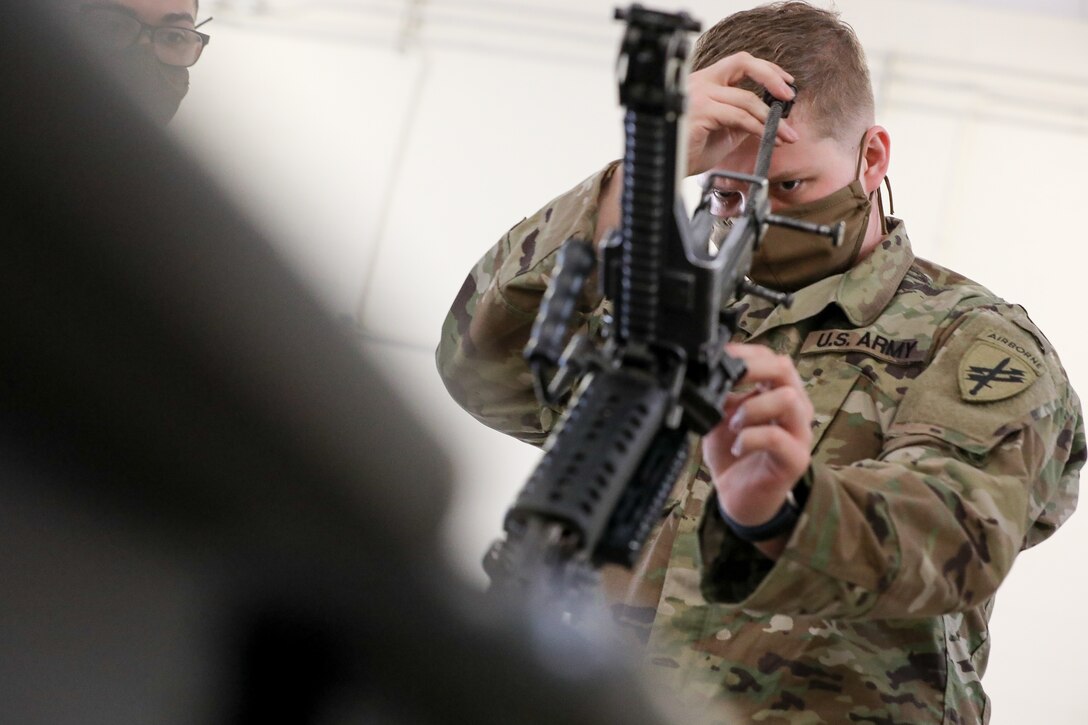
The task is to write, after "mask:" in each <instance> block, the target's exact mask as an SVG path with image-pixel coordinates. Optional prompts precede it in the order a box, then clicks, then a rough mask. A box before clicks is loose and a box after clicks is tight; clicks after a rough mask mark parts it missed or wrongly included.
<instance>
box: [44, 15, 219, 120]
mask: <svg viewBox="0 0 1088 725" xmlns="http://www.w3.org/2000/svg"><path fill="white" fill-rule="evenodd" d="M60 2H61V4H62V6H63V9H64V10H65V11H68V12H69V18H68V19H69V20H70V21H71V25H72V26H73V28H74V31H75V33H76V35H77V36H78V37H79V38H81V39H82V40H83V41H84V44H85V45H86V47H87V48H89V49H90V50H91V51H92V52H94V54H95V55H96V56H97V57H99V58H100V59H101V60H102V61H103V62H104V63H105V65H106V66H107V67H108V68H109V70H110V72H111V73H112V74H113V75H114V76H115V77H117V78H118V80H120V81H121V83H122V84H123V85H124V87H125V89H126V90H127V91H128V92H129V94H130V95H131V96H132V98H133V99H134V100H135V101H136V102H137V103H138V104H139V105H140V107H141V108H142V109H143V110H144V112H145V113H147V114H148V116H149V117H150V118H151V119H152V120H153V121H155V123H157V124H159V125H163V126H165V125H166V124H168V123H169V122H170V121H171V120H172V119H173V118H174V115H175V114H176V113H177V111H178V107H179V106H180V105H181V102H182V100H183V99H184V98H185V96H186V94H187V93H188V92H189V68H191V67H192V66H193V65H195V64H196V62H197V61H198V60H200V56H201V54H202V53H203V52H204V48H205V47H206V46H207V45H208V43H209V41H210V40H211V38H210V36H208V35H207V34H206V33H202V32H200V31H199V30H198V29H197V28H198V27H200V25H203V24H204V23H200V25H198V24H197V22H196V18H197V11H198V10H199V1H198V0H60ZM204 22H207V21H204Z"/></svg>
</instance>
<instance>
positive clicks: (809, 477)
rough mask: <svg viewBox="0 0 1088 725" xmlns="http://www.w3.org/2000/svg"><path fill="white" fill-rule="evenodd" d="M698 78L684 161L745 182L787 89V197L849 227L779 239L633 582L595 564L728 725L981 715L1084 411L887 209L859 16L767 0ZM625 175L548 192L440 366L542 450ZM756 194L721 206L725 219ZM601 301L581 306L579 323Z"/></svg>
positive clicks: (1049, 354)
mask: <svg viewBox="0 0 1088 725" xmlns="http://www.w3.org/2000/svg"><path fill="white" fill-rule="evenodd" d="M740 51H748V52H747V53H743V52H740ZM761 58H768V59H770V60H773V61H775V62H774V63H771V62H769V61H767V60H762V59H761ZM693 67H694V72H693V74H692V76H691V81H690V86H689V87H690V103H689V117H690V118H689V127H690V131H689V159H688V168H689V171H690V172H691V173H699V172H702V171H705V170H707V169H709V168H715V167H719V168H731V169H734V170H739V171H749V170H750V169H751V168H752V166H753V162H754V157H755V148H756V146H757V145H758V139H757V138H756V137H755V134H758V133H759V131H760V130H761V125H762V123H763V120H765V118H766V112H767V109H766V106H764V105H763V104H762V102H761V101H760V100H759V99H758V97H757V96H756V95H755V94H753V93H752V92H751V88H752V87H754V84H759V85H763V86H765V87H767V88H768V89H770V90H771V91H772V92H774V93H775V94H776V95H778V96H779V97H783V98H790V97H792V95H793V94H792V91H791V90H790V89H789V87H788V86H786V85H785V82H787V81H795V82H796V84H797V86H798V88H799V89H800V90H799V93H800V94H801V96H800V98H799V99H798V101H797V105H796V106H795V108H794V112H793V114H792V115H791V117H790V119H789V121H788V122H786V123H783V125H782V127H781V129H780V132H779V139H778V140H779V146H778V148H777V149H776V152H775V154H774V158H773V159H772V164H771V170H770V174H769V176H770V179H771V182H772V184H771V195H772V205H773V206H774V208H775V209H776V210H785V213H787V214H791V213H792V214H796V215H798V216H804V217H806V218H809V219H811V220H816V221H822V222H831V221H835V220H836V219H844V220H846V221H847V227H848V233H847V244H846V245H844V247H846V248H847V249H846V251H845V252H839V251H835V250H832V249H831V248H829V247H821V246H820V244H821V243H819V242H812V241H805V240H800V239H797V238H786V237H780V238H772V235H770V234H769V235H768V238H767V240H766V241H765V244H764V249H766V250H767V251H766V252H762V253H761V254H760V256H759V257H758V258H757V260H756V263H755V264H754V266H753V277H756V278H757V281H764V282H766V283H767V284H768V285H769V286H772V287H776V288H779V289H792V290H795V291H796V294H795V301H794V304H793V306H792V307H790V308H783V307H775V306H773V305H772V304H771V303H768V302H766V301H763V300H761V299H756V298H752V297H745V298H742V299H741V300H739V301H737V302H736V305H737V309H738V310H739V312H740V315H739V323H738V326H737V329H736V335H735V338H734V341H733V343H731V345H730V352H731V354H733V355H735V356H737V357H740V358H742V359H744V360H745V362H746V363H747V365H748V367H749V374H748V377H747V378H746V380H745V381H744V382H745V383H746V386H745V387H744V388H742V389H741V390H740V391H738V392H737V393H735V394H732V395H731V396H730V398H729V400H728V401H727V403H726V407H725V419H724V421H723V423H722V424H721V425H720V426H718V428H716V429H715V430H714V431H712V432H711V433H710V434H709V435H708V436H707V437H706V438H705V439H704V440H703V441H702V442H701V444H700V443H699V442H693V449H694V450H693V452H694V454H695V455H693V457H692V463H691V464H690V465H689V466H688V469H687V470H686V471H685V473H684V474H683V475H682V476H681V478H680V480H679V481H678V482H677V484H676V486H675V488H674V490H673V495H672V496H671V498H670V500H669V501H668V503H667V505H666V507H665V509H664V510H663V512H662V517H661V522H660V523H659V524H658V526H657V527H656V528H655V530H654V532H653V534H652V536H651V538H650V539H649V541H648V543H647V545H646V548H645V550H644V552H643V555H642V557H641V559H640V561H639V563H638V564H637V566H636V567H635V569H634V570H633V571H631V572H628V571H625V570H606V571H605V572H604V582H605V589H606V592H605V594H606V596H607V598H608V600H609V602H610V604H611V609H612V612H613V614H614V618H615V619H616V621H617V622H619V623H620V624H622V625H624V626H625V628H626V629H627V630H629V631H631V632H632V633H633V634H634V635H635V636H637V637H638V638H639V640H641V643H642V645H643V647H644V649H645V653H646V655H645V663H646V666H647V668H648V669H650V670H651V671H653V673H654V675H655V677H657V678H658V679H660V680H662V681H664V682H666V683H667V684H668V685H669V689H670V690H671V691H673V692H674V693H677V694H678V695H679V697H680V698H681V699H682V700H683V701H684V702H686V703H687V704H689V705H690V706H692V707H694V708H696V709H698V710H700V711H702V712H703V713H704V714H705V715H706V716H707V718H708V719H709V720H711V721H714V722H746V721H754V722H771V723H773V722H786V723H798V724H800V723H840V722H844V723H845V722H856V723H881V724H883V723H982V722H986V721H987V720H988V717H989V712H988V700H987V698H986V695H985V693H984V692H983V689H982V686H981V682H980V678H981V677H982V674H983V672H984V671H985V668H986V661H987V656H988V653H989V641H988V630H987V621H988V619H989V615H990V612H991V609H992V606H993V597H994V593H995V591H996V590H997V588H998V586H999V584H1000V583H1001V581H1002V580H1003V579H1004V577H1005V575H1006V574H1007V573H1008V571H1009V569H1010V567H1011V566H1012V563H1013V560H1014V558H1015V557H1016V554H1017V553H1018V552H1019V551H1021V550H1023V549H1026V548H1028V547H1031V546H1033V545H1035V544H1037V543H1039V542H1040V541H1042V540H1044V539H1046V538H1047V537H1048V536H1049V535H1050V534H1052V533H1053V532H1054V531H1055V530H1056V529H1057V527H1058V526H1059V525H1061V523H1062V522H1063V521H1065V520H1066V518H1067V517H1068V516H1069V515H1070V513H1071V512H1072V510H1073V508H1074V506H1075V502H1076V493H1077V484H1078V473H1079V469H1080V466H1081V465H1082V463H1083V462H1084V460H1085V440H1084V431H1083V426H1082V420H1081V412H1080V404H1079V401H1078V399H1077V397H1076V395H1075V393H1074V392H1073V390H1072V389H1071V388H1070V386H1069V383H1068V380H1067V377H1066V374H1065V371H1064V370H1063V369H1062V366H1061V364H1060V362H1059V360H1058V357H1057V355H1056V353H1055V351H1054V349H1053V347H1052V346H1051V345H1050V343H1049V342H1048V341H1047V339H1046V338H1045V337H1044V336H1043V334H1042V333H1041V332H1040V331H1039V330H1038V328H1036V326H1035V325H1034V324H1033V323H1032V322H1031V320H1030V319H1028V316H1027V314H1026V313H1025V311H1024V310H1023V309H1022V308H1021V307H1018V306H1016V305H1012V304H1009V303H1006V302H1005V301H1003V300H1002V299H1000V298H999V297H997V296H995V295H994V294H993V293H991V292H990V291H989V290H987V289H985V288H984V287H982V286H980V285H978V284H976V283H974V282H972V281H970V280H968V279H966V278H965V277H963V276H961V275H959V274H956V273H955V272H951V271H949V270H947V269H944V268H942V267H940V266H938V265H936V264H933V263H931V262H928V261H925V260H922V259H917V258H916V257H915V256H914V254H913V253H912V252H911V247H910V242H909V241H908V238H907V232H906V227H905V225H904V224H903V222H902V221H900V220H897V219H894V218H892V217H885V216H884V214H883V210H882V208H880V207H881V205H879V204H878V205H876V206H877V208H876V209H874V208H872V207H871V206H870V200H871V199H872V197H873V195H874V194H875V193H877V191H878V189H879V187H880V184H881V182H882V180H883V179H884V177H885V174H886V171H887V167H888V157H889V139H888V134H887V131H885V130H884V129H883V128H880V127H879V126H875V125H873V120H872V107H873V104H872V93H871V89H870V81H869V77H868V72H867V70H866V67H865V62H864V56H863V55H862V52H861V49H860V47H859V46H858V44H857V40H856V38H855V36H854V35H853V32H852V30H850V28H849V26H846V25H845V24H844V23H842V22H841V21H840V20H839V19H838V17H837V16H836V15H834V14H833V13H829V12H826V11H823V10H817V9H815V8H812V7H810V6H808V5H806V4H803V3H784V4H777V5H774V6H768V7H762V8H757V9H756V10H753V11H747V12H744V13H738V14H736V15H734V16H731V17H730V18H727V19H726V20H725V21H723V22H722V23H719V24H718V25H717V26H715V27H714V28H712V29H711V30H710V31H708V32H707V33H706V34H705V35H704V36H703V37H702V38H701V39H700V41H699V44H698V45H697V48H696V52H695V57H694V60H693ZM783 68H786V69H788V70H789V72H788V73H787V72H786V71H785V70H783ZM791 74H794V75H791ZM859 138H860V139H861V143H860V146H859V145H858V139H859ZM851 173H853V176H851ZM621 176H622V171H621V170H617V167H616V165H615V164H611V165H609V166H608V167H607V168H605V169H604V170H603V171H601V172H599V173H597V174H594V175H593V176H591V177H590V178H589V179H587V180H586V181H585V182H583V183H582V184H580V185H579V186H577V187H575V188H574V189H572V190H571V191H569V192H567V193H566V194H563V195H561V196H559V197H558V198H556V199H554V200H553V201H551V202H550V203H548V204H547V205H546V206H545V207H544V208H543V209H541V210H540V211H539V212H537V213H536V214H534V215H533V216H531V217H529V218H527V219H525V220H524V221H522V222H521V223H519V224H518V225H516V226H515V227H514V228H513V229H511V230H510V231H509V232H507V234H506V235H505V236H503V238H502V239H501V240H499V242H498V243H497V244H496V245H495V246H494V247H493V248H492V249H491V250H490V251H489V252H487V254H486V255H484V257H483V258H482V259H481V260H480V261H479V262H478V263H477V264H476V266H475V267H474V268H473V269H472V271H471V273H470V274H469V276H468V278H467V279H466V281H465V284H464V287H463V288H462V290H461V292H460V294H459V295H458V296H457V299H456V300H455V301H454V304H453V307H452V309H451V311H450V315H449V317H448V318H447V320H446V323H445V325H444V328H443V332H442V341H441V343H440V346H439V349H438V354H437V360H438V367H439V370H440V372H441V374H442V377H443V379H444V380H445V382H446V385H447V387H448V389H449V391H450V393H451V394H452V395H453V397H454V398H455V399H456V400H457V401H458V402H459V403H460V404H461V405H462V406H464V407H465V408H466V409H467V410H468V411H469V412H471V413H472V414H473V415H474V416H476V417H477V418H478V419H479V420H481V421H482V422H484V423H485V424H487V425H489V426H491V427H493V428H496V429H498V430H501V431H503V432H505V433H508V434H510V435H513V436H516V437H518V438H520V439H521V440H524V441H528V442H531V443H534V444H540V443H542V442H543V440H544V439H545V437H546V435H547V432H548V431H549V430H550V428H551V427H552V426H553V425H554V423H555V421H556V419H557V417H558V414H559V412H560V411H558V410H553V409H549V408H542V407H541V406H540V405H539V404H538V403H537V401H536V399H535V398H534V395H533V391H532V386H531V381H530V376H529V372H528V370H527V368H526V365H525V363H524V362H523V360H522V356H521V352H522V348H523V346H524V345H525V342H526V341H527V338H528V334H529V329H530V326H531V324H532V322H533V319H534V317H535V315H536V312H537V308H538V306H539V303H540V299H541V297H542V294H543V292H544V290H545V289H546V286H547V282H548V279H549V275H550V274H551V270H552V266H553V263H554V258H555V254H556V251H557V249H558V248H559V246H560V245H561V244H562V243H563V242H564V241H565V240H566V239H567V238H569V237H571V236H577V237H582V238H585V239H590V238H592V239H594V240H598V241H599V240H600V239H601V237H602V236H603V234H604V231H605V230H606V229H607V228H609V227H611V226H613V225H614V224H615V223H616V220H617V214H618V212H617V199H616V197H617V194H618V189H619V187H620V185H621V183H620V178H621ZM844 185H845V186H844ZM739 193H741V191H740V190H739V189H735V188H729V187H728V186H724V187H722V188H719V189H716V191H715V196H716V205H717V210H716V211H717V212H718V213H719V214H720V215H721V216H723V217H726V216H728V207H729V206H730V205H731V204H735V203H736V202H737V201H738V199H737V194H739ZM813 202H815V203H813ZM783 249H786V250H792V251H789V252H788V253H787V252H783V251H782V250H783ZM798 250H800V251H798ZM844 254H845V256H844ZM769 255H777V256H769ZM607 305H608V303H607V302H606V301H603V300H601V299H600V297H599V295H597V296H595V295H594V293H593V292H592V291H590V292H588V293H587V294H586V295H585V296H584V298H583V300H582V306H581V309H580V321H579V324H580V325H582V327H583V330H588V331H590V332H591V333H592V332H593V331H594V330H595V329H596V328H597V327H599V325H600V324H601V322H600V321H601V315H602V313H603V311H604V310H605V309H606V308H607ZM700 453H701V454H702V455H701V456H700V455H699V454H700ZM761 526H767V527H768V530H766V531H763V533H764V534H767V535H768V536H769V538H767V537H760V536H759V535H758V534H759V533H760V527H761ZM761 538H762V540H758V541H755V540H754V539H761Z"/></svg>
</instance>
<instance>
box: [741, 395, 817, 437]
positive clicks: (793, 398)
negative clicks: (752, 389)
mask: <svg viewBox="0 0 1088 725" xmlns="http://www.w3.org/2000/svg"><path fill="white" fill-rule="evenodd" d="M812 416H813V408H812V403H811V402H810V401H809V399H808V396H807V395H806V394H805V392H804V391H803V390H799V389H798V388H795V387H793V386H784V387H780V388H775V389H773V390H771V391H769V392H766V393H764V394H762V395H757V396H755V397H753V398H751V399H750V400H747V401H745V402H744V404H743V405H741V406H739V407H738V408H737V411H736V413H734V414H733V415H732V416H731V417H730V418H729V419H728V420H729V428H730V430H733V431H740V430H741V429H743V428H748V427H753V426H761V425H778V426H781V427H782V428H784V429H785V430H786V432H787V433H789V434H790V435H791V436H793V437H794V438H797V439H798V441H799V442H800V443H802V444H803V445H809V444H810V443H811V439H812V426H811V425H810V421H811V420H812Z"/></svg>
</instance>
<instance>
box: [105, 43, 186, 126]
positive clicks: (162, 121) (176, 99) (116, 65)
mask: <svg viewBox="0 0 1088 725" xmlns="http://www.w3.org/2000/svg"><path fill="white" fill-rule="evenodd" d="M106 64H107V65H108V66H109V67H110V69H111V70H112V71H113V72H114V74H115V75H116V76H117V77H118V78H119V79H120V80H121V82H122V83H123V84H124V87H125V89H126V90H127V91H128V92H129V93H130V94H131V95H132V97H133V98H134V99H135V100H136V102H137V103H138V104H139V105H140V107H141V108H143V109H144V111H145V112H146V113H147V114H148V115H149V116H151V118H152V119H153V120H154V121H155V123H158V124H159V125H161V126H165V125H166V124H168V123H169V122H170V120H171V119H172V118H174V114H176V113H177V112H178V107H179V106H180V105H181V100H182V99H183V98H185V94H187V93H188V92H189V69H188V68H177V67H175V66H170V65H166V64H165V63H162V62H161V61H160V60H159V59H158V58H157V57H155V50H154V49H153V48H152V47H151V45H150V44H145V43H137V44H136V45H134V46H132V47H131V48H126V49H125V50H122V51H118V52H116V53H111V54H110V55H109V56H107V57H106Z"/></svg>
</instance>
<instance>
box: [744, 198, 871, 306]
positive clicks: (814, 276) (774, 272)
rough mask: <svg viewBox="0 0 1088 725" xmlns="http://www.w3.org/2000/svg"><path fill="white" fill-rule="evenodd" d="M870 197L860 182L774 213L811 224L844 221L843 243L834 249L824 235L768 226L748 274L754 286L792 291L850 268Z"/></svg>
mask: <svg viewBox="0 0 1088 725" xmlns="http://www.w3.org/2000/svg"><path fill="white" fill-rule="evenodd" d="M871 210H872V202H871V201H870V197H869V196H866V194H865V190H864V189H863V188H862V186H861V181H859V180H857V179H855V180H854V181H852V182H850V184H849V185H848V186H845V187H843V188H842V189H839V190H838V191H836V192H834V193H833V194H830V195H829V196H825V197H824V198H822V199H817V200H816V201H811V202H808V203H807V204H798V205H796V206H791V207H788V208H786V209H783V210H781V211H780V212H778V213H779V214H781V215H782V216H788V217H793V218H795V219H802V220H804V221H807V222H813V223H815V224H828V225H831V224H837V223H838V222H840V221H842V222H845V223H846V230H845V233H844V234H843V239H842V244H841V245H839V246H838V247H836V246H833V245H832V242H831V239H830V238H828V237H822V236H817V235H816V234H809V233H807V232H801V231H796V230H793V229H786V228H785V227H776V226H771V227H770V228H769V229H768V230H767V234H766V235H765V236H764V237H763V241H762V243H761V244H760V245H759V249H757V250H756V252H755V254H754V255H753V256H752V269H751V271H750V272H749V273H748V276H749V277H751V278H752V281H753V282H756V283H757V284H761V285H763V286H764V287H770V288H771V289H774V290H779V291H782V292H795V291H797V290H799V289H801V288H802V287H805V286H807V285H810V284H812V283H813V282H817V281H819V280H821V279H824V278H825V277H830V276H831V275H833V274H838V273H840V272H845V271H846V270H848V269H850V267H851V266H852V265H853V264H854V262H855V261H856V260H857V258H858V252H859V251H861V243H862V241H863V240H864V239H865V232H866V230H867V229H868V228H869V213H870V211H871Z"/></svg>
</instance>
